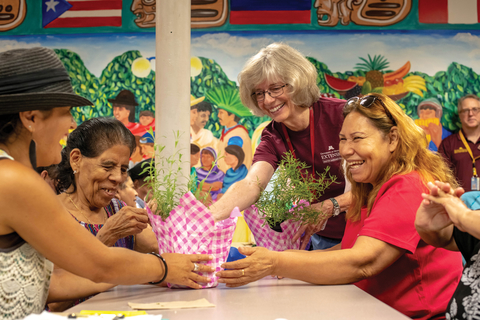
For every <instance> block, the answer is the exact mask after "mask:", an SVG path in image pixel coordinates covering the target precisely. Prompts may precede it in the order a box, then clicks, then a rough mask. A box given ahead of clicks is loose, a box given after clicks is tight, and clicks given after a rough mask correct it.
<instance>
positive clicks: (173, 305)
mask: <svg viewBox="0 0 480 320" xmlns="http://www.w3.org/2000/svg"><path fill="white" fill-rule="evenodd" d="M128 305H129V306H130V308H132V309H136V310H163V309H187V308H212V307H215V305H214V304H213V303H210V302H208V300H207V299H205V298H203V299H199V300H194V301H171V302H155V303H132V302H129V303H128Z"/></svg>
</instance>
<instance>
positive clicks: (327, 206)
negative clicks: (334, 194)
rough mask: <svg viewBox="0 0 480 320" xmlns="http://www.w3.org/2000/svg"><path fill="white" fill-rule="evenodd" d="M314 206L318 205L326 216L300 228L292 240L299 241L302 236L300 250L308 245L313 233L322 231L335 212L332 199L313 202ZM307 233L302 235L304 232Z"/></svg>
mask: <svg viewBox="0 0 480 320" xmlns="http://www.w3.org/2000/svg"><path fill="white" fill-rule="evenodd" d="M312 206H314V207H318V210H319V212H321V213H322V214H323V215H324V216H326V218H324V219H320V220H319V221H318V222H317V223H316V224H307V225H303V226H301V227H300V229H298V231H297V232H296V233H295V234H294V236H293V238H292V242H295V241H297V240H298V239H299V238H300V247H299V249H300V250H304V249H305V248H306V247H307V244H308V242H309V241H310V238H311V237H312V235H313V234H315V233H317V232H319V231H321V230H322V229H323V227H324V225H325V223H327V220H328V218H329V217H330V216H331V215H332V214H333V203H332V201H330V200H329V201H322V202H320V203H316V204H313V205H312ZM304 232H305V234H304V235H303V236H302V234H303V233H304Z"/></svg>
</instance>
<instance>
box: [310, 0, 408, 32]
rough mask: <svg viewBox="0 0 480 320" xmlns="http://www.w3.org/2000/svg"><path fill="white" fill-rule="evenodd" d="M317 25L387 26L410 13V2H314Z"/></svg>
mask: <svg viewBox="0 0 480 320" xmlns="http://www.w3.org/2000/svg"><path fill="white" fill-rule="evenodd" d="M313 6H314V7H315V8H316V9H317V16H318V24H319V25H320V26H323V27H335V26H336V25H337V24H338V22H340V23H341V24H342V25H344V26H346V25H348V24H349V23H350V22H353V23H355V24H357V25H360V26H377V27H382V26H389V25H392V24H396V23H398V22H400V21H402V20H403V19H405V17H406V16H407V15H408V14H409V13H410V10H411V9H412V0H388V1H386V0H316V1H315V3H314V5H313Z"/></svg>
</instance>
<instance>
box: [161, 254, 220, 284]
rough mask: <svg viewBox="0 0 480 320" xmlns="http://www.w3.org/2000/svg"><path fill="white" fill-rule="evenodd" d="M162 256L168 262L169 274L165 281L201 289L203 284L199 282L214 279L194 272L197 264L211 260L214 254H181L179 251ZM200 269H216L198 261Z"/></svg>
mask: <svg viewBox="0 0 480 320" xmlns="http://www.w3.org/2000/svg"><path fill="white" fill-rule="evenodd" d="M162 257H163V258H164V259H165V261H166V262H167V266H168V275H167V278H166V279H165V282H168V283H174V284H179V285H184V286H189V287H190V288H193V289H201V288H202V286H201V285H200V284H198V283H209V282H211V281H212V279H210V278H207V277H202V276H200V275H198V274H197V273H195V272H193V269H194V268H195V264H194V263H197V262H201V261H210V260H212V259H213V257H212V256H209V255H207V254H179V253H163V254H162ZM197 265H198V270H197V271H201V272H214V271H215V269H214V268H213V267H210V266H206V265H203V264H200V263H197Z"/></svg>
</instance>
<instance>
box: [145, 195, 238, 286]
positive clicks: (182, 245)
mask: <svg viewBox="0 0 480 320" xmlns="http://www.w3.org/2000/svg"><path fill="white" fill-rule="evenodd" d="M146 209H147V213H148V217H149V218H150V222H151V224H152V228H153V231H154V232H155V236H156V237H157V242H158V248H159V252H160V254H162V253H184V254H209V255H212V256H213V257H214V259H213V260H211V261H209V262H201V263H202V264H206V265H209V266H212V267H214V268H215V272H214V273H205V272H198V274H199V275H201V276H205V277H210V278H211V279H212V282H210V283H207V284H203V288H212V287H216V286H217V284H218V278H217V277H216V276H215V273H216V272H219V271H221V270H222V268H220V265H221V264H222V263H224V262H225V261H226V260H227V256H228V252H229V250H230V245H231V243H232V237H233V232H234V231H235V227H236V224H237V218H236V217H235V218H228V219H225V220H223V221H219V222H217V223H215V222H214V220H213V216H212V214H211V212H210V210H208V209H207V207H205V206H204V205H203V203H201V202H200V201H198V200H197V199H196V198H195V196H194V195H193V194H192V193H191V192H188V193H186V194H185V195H184V196H183V197H182V198H180V205H178V206H177V207H176V208H175V209H173V210H172V211H171V212H170V216H169V217H168V218H167V219H165V221H163V220H162V218H161V217H160V216H157V215H154V214H153V213H152V211H151V210H150V208H148V206H147V208H146ZM168 286H169V287H170V288H187V287H186V286H180V285H175V284H170V283H168Z"/></svg>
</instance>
